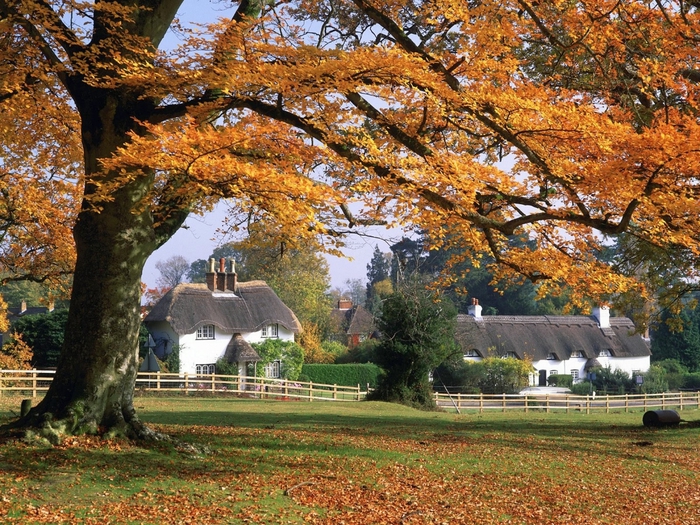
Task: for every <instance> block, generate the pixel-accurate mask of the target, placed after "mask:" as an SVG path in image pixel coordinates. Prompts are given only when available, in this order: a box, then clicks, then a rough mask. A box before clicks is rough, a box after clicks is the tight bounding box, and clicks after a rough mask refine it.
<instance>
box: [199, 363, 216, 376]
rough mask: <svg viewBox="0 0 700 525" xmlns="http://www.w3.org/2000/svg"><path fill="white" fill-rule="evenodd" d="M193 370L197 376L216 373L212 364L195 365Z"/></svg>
mask: <svg viewBox="0 0 700 525" xmlns="http://www.w3.org/2000/svg"><path fill="white" fill-rule="evenodd" d="M195 370H196V371H197V375H198V376H210V375H214V374H215V373H216V365H215V364H213V363H212V364H207V365H196V368H195Z"/></svg>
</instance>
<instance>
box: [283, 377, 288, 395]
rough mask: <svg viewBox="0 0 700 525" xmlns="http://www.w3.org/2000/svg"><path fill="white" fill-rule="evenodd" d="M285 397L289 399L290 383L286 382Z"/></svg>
mask: <svg viewBox="0 0 700 525" xmlns="http://www.w3.org/2000/svg"><path fill="white" fill-rule="evenodd" d="M284 397H289V381H287V380H286V379H285V380H284Z"/></svg>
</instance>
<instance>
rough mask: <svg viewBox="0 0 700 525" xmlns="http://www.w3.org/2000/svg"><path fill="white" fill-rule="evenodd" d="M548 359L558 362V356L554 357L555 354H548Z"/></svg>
mask: <svg viewBox="0 0 700 525" xmlns="http://www.w3.org/2000/svg"><path fill="white" fill-rule="evenodd" d="M547 359H550V360H552V361H556V360H557V356H556V355H554V353H552V352H549V353H548V354H547Z"/></svg>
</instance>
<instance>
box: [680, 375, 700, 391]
mask: <svg viewBox="0 0 700 525" xmlns="http://www.w3.org/2000/svg"><path fill="white" fill-rule="evenodd" d="M682 388H684V389H686V390H700V372H693V373H689V374H685V375H684V376H683V384H682Z"/></svg>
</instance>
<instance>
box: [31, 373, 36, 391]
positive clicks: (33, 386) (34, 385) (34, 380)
mask: <svg viewBox="0 0 700 525" xmlns="http://www.w3.org/2000/svg"><path fill="white" fill-rule="evenodd" d="M32 397H36V368H32Z"/></svg>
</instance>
